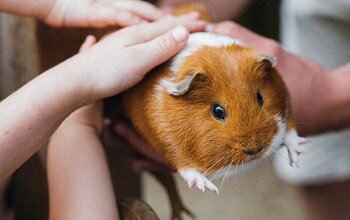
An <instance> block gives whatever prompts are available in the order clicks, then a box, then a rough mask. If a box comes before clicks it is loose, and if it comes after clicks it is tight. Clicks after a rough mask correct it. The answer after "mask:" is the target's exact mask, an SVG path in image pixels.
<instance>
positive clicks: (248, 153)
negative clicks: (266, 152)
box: [244, 147, 263, 156]
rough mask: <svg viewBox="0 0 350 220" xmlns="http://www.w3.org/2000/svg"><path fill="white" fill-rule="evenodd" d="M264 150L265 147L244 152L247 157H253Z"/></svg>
mask: <svg viewBox="0 0 350 220" xmlns="http://www.w3.org/2000/svg"><path fill="white" fill-rule="evenodd" d="M262 149H263V147H260V148H258V149H257V150H253V149H247V150H244V153H245V154H246V155H249V156H252V155H255V154H258V153H259V152H260V151H262Z"/></svg>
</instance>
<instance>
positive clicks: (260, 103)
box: [256, 91, 264, 107]
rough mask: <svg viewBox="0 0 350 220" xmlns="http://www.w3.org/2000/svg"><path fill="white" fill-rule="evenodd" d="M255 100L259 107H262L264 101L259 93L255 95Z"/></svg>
mask: <svg viewBox="0 0 350 220" xmlns="http://www.w3.org/2000/svg"><path fill="white" fill-rule="evenodd" d="M256 100H257V101H258V104H259V106H260V107H262V106H263V105H264V99H263V97H262V95H261V93H260V92H259V91H258V92H257V93H256Z"/></svg>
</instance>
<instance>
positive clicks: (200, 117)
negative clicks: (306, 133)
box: [122, 33, 305, 192]
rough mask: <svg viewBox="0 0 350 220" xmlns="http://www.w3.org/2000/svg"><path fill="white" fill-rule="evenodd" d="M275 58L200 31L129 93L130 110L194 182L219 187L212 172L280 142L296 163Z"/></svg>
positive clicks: (297, 140) (295, 139)
mask: <svg viewBox="0 0 350 220" xmlns="http://www.w3.org/2000/svg"><path fill="white" fill-rule="evenodd" d="M274 62H275V61H274V59H272V58H271V57H268V56H264V55H262V54H260V53H259V52H258V51H256V50H255V49H252V48H248V47H246V46H244V45H243V44H242V43H240V42H239V41H237V40H235V39H232V38H229V37H225V36H221V35H215V34H211V33H194V34H191V35H190V37H189V41H188V44H187V46H186V47H185V49H183V50H182V51H181V52H179V53H178V54H177V55H176V56H175V57H173V58H172V59H171V60H170V61H169V62H167V63H165V64H163V65H161V66H159V67H157V68H156V69H154V70H152V71H151V73H149V74H148V75H146V78H145V79H144V80H143V81H142V82H141V83H140V84H138V85H137V86H136V87H134V88H132V89H131V90H129V91H127V92H126V93H125V94H124V95H123V100H122V102H123V108H124V112H125V114H126V115H127V116H128V117H129V118H130V119H131V121H132V124H133V125H134V127H135V128H136V129H137V130H138V132H139V133H140V134H141V136H142V137H143V138H144V139H145V141H146V142H148V144H149V145H150V146H152V147H154V148H155V149H156V150H157V151H158V152H160V153H161V154H162V155H163V156H164V157H165V158H166V159H167V160H168V161H169V162H170V164H171V165H172V166H173V167H174V168H175V169H176V170H177V171H178V172H179V174H180V175H181V176H182V177H183V178H184V179H185V180H186V181H187V183H188V185H189V186H190V187H192V186H196V187H198V188H199V189H200V190H202V191H204V189H205V188H208V189H210V190H214V191H216V192H218V189H217V187H216V186H215V185H214V184H213V183H212V182H211V181H210V180H209V179H208V178H207V177H208V175H212V174H215V173H218V174H220V173H221V174H223V173H225V175H227V174H229V173H232V172H233V170H234V167H236V166H241V165H242V164H246V165H249V164H253V163H255V162H256V161H258V160H259V159H261V158H265V157H268V156H269V155H271V154H272V153H273V152H274V151H276V150H277V149H278V148H280V147H281V146H286V147H287V149H288V152H289V157H290V163H291V165H293V164H295V165H296V164H297V161H298V157H297V156H298V155H299V154H300V153H303V152H304V149H303V148H302V147H301V146H300V145H301V144H302V142H305V140H304V139H303V138H301V137H299V136H298V134H297V132H296V129H295V123H294V120H293V116H292V114H291V107H290V105H289V103H290V102H289V96H288V91H287V89H286V86H285V84H284V83H283V81H282V79H281V77H280V75H279V73H278V72H277V70H276V69H275V68H274ZM216 176H219V175H216Z"/></svg>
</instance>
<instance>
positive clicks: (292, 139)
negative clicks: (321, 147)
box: [284, 129, 309, 167]
mask: <svg viewBox="0 0 350 220" xmlns="http://www.w3.org/2000/svg"><path fill="white" fill-rule="evenodd" d="M284 142H285V145H286V147H287V150H288V155H289V164H290V165H291V166H292V167H294V166H296V167H299V165H298V162H299V158H298V156H299V155H300V154H303V153H306V152H307V150H306V149H305V148H304V147H303V146H301V145H303V144H306V143H308V142H309V141H308V139H306V138H302V137H299V135H298V133H297V132H296V130H295V129H292V130H291V131H289V132H288V133H287V135H286V138H285V141H284Z"/></svg>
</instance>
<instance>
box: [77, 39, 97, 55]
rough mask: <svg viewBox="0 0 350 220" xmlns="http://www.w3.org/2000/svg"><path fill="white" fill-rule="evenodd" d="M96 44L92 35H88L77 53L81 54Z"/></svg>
mask: <svg viewBox="0 0 350 220" xmlns="http://www.w3.org/2000/svg"><path fill="white" fill-rule="evenodd" d="M95 43H96V38H95V36H93V35H88V36H87V37H86V38H85V41H84V42H83V44H82V45H81V46H80V49H79V53H82V52H84V51H86V50H87V49H88V48H89V47H91V46H92V45H94V44H95Z"/></svg>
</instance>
